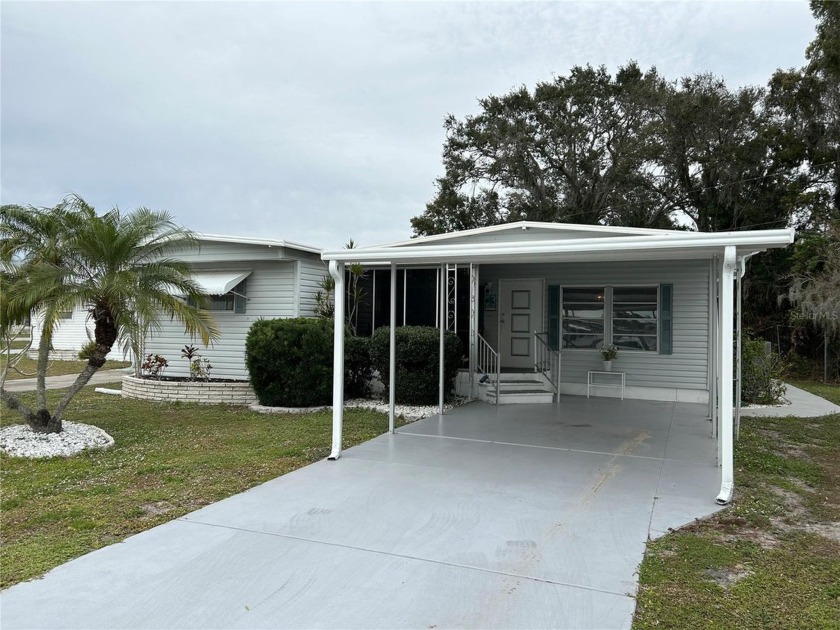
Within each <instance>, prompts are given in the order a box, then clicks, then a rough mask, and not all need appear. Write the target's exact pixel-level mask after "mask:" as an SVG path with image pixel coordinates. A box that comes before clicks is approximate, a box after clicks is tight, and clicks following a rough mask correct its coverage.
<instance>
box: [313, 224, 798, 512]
mask: <svg viewBox="0 0 840 630" xmlns="http://www.w3.org/2000/svg"><path fill="white" fill-rule="evenodd" d="M793 238H794V232H793V230H792V229H782V230H759V231H743V232H730V233H698V232H686V231H671V230H654V229H640V228H622V227H606V226H589V225H577V224H557V223H536V222H527V221H524V222H518V223H510V224H505V225H500V226H493V227H487V228H479V229H474V230H466V231H462V232H454V233H450V234H442V235H437V236H429V237H424V238H416V239H411V240H408V241H401V242H397V243H391V244H388V245H382V246H375V247H362V248H358V249H354V250H336V251H326V252H324V254H323V259H324V260H325V261H328V262H329V264H330V273H331V274H332V275H333V277H334V278H335V280H336V287H337V288H336V295H343V294H344V291H342V290H340V288H341V287H342V286H343V283H344V282H345V271H344V268H345V265H349V264H361V265H363V266H365V267H367V268H369V269H371V270H373V273H372V274H371V275H372V276H373V281H372V289H373V290H372V293H373V294H374V296H378V297H374V299H373V301H372V308H371V313H370V320H372V321H371V323H370V325H369V327H370V329H371V330H372V329H373V328H376V327H378V326H382V325H388V326H390V328H391V331H392V358H391V364H392V366H393V365H394V357H393V349H394V345H393V343H394V342H393V330H394V328H395V327H396V326H398V325H400V324H401V323H402V324H409V323H417V324H432V325H437V326H438V327H439V328H440V330H441V371H440V374H441V384H440V409H439V413H440V414H443V409H444V406H443V400H444V394H445V392H444V383H443V367H442V366H443V358H442V357H443V353H442V349H443V333H444V331H445V330H449V331H452V332H455V333H457V334H458V336H459V337H460V338H461V340H462V345H463V349H464V363H465V365H466V366H468V368H467V369H465V370H464V372H463V373H462V374H461V375H460V378H459V382H458V390H459V393H462V394H464V395H466V396H468V397H469V398H471V399H477V400H485V401H490V402H493V403H495V404H496V405H498V404H505V403H525V402H529V403H536V404H539V403H547V404H552V403H556V402H558V401H559V400H560V397H561V396H562V395H568V394H572V395H584V396H590V395H598V396H614V397H615V398H616V399H617V403H616V404H618V403H619V402H620V400H623V399H626V398H633V399H642V400H651V401H672V402H674V403H680V404H694V405H704V406H705V407H706V409H707V411H708V413H707V416H708V419H709V420H710V426H711V427H712V431H711V433H712V434H714V435H715V436H716V437H717V439H718V452H719V457H718V459H719V463H720V465H721V466H722V469H723V471H722V483H721V492H720V495H719V501H721V502H724V503H725V502H728V501H729V499H730V498H731V492H732V478H733V477H732V464H733V462H732V435H733V415H734V413H737V412H734V410H733V408H734V407H736V405H733V401H734V400H736V399H737V398H739V396H738V395H737V394H738V392H737V389H738V387H739V380H738V378H739V371H740V367H739V366H740V358H739V353H737V352H736V353H735V356H736V357H737V358H736V360H733V350H734V349H735V339H736V336H735V328H736V327H737V326H738V325H739V324H738V323H737V322H738V321H739V320H740V278H741V276H742V275H743V273H744V270H745V263H746V260H747V259H748V258H749V257H750V256H753V255H755V254H757V253H759V252H761V251H763V250H766V249H768V248H775V247H785V246H787V245H789V244H790V243H792V242H793ZM377 278H378V279H377ZM386 301H387V302H388V304H387V306H386V304H385V302H386ZM422 304H425V305H426V308H425V309H423V308H420V305H422ZM409 305H411V306H409ZM344 311H345V304H344V303H343V302H342V301H341V300H337V302H336V313H337V318H336V321H341V318H342V317H343V313H344ZM418 314H421V315H420V316H421V317H425V319H426V320H428V321H412V317H413V318H415V319H416V318H417V316H418ZM367 319H368V318H367V317H365V316H362V317H361V320H362V323H363V324H366V325H367ZM343 334H344V330H343V328H342V327H340V326H337V327H336V335H335V337H336V343H335V370H334V375H335V383H334V405H333V450H332V454H331V457H332V458H333V459H334V458H337V457H338V456H339V454H340V451H341V432H342V391H343V387H342V383H341V378H342V376H341V375H342V374H343V368H342V366H343V363H342V362H343V354H344V351H343ZM610 345H614V346H616V348H617V349H618V357H617V358H616V359H615V360H614V361H613V362H612V365H611V366H610V367H609V368H607V367H606V366H604V365H603V360H602V356H601V352H600V350H601V349H602V348H603V347H605V346H610ZM392 374H393V367H392ZM390 382H391V384H392V393H391V403H392V413H391V419H392V420H393V402H394V400H393V383H394V379H393V377H392V378H391V379H390ZM736 397H737V398H736ZM616 412H617V413H620V410H619V407H616ZM701 428H702V427H698V430H699V429H701ZM391 429H392V430H393V424H391Z"/></svg>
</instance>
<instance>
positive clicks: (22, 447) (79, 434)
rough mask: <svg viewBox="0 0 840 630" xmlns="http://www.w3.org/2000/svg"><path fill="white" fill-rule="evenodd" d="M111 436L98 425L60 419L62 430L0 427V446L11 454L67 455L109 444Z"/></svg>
mask: <svg viewBox="0 0 840 630" xmlns="http://www.w3.org/2000/svg"><path fill="white" fill-rule="evenodd" d="M113 445H114V438H112V437H111V436H110V435H108V434H107V433H105V431H103V430H102V429H100V428H99V427H94V426H91V425H89V424H82V423H81V422H66V421H65V422H63V423H62V429H61V433H35V432H34V431H33V430H32V429H30V428H29V426H28V425H25V424H13V425H10V426H7V427H3V428H2V429H0V450H1V451H3V452H4V453H6V454H7V455H11V456H12V457H27V458H29V459H42V458H46V457H70V456H71V455H76V454H77V453H81V452H82V451H84V450H87V449H89V448H111V447H112V446H113Z"/></svg>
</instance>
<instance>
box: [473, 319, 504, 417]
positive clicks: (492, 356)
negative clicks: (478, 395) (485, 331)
mask: <svg viewBox="0 0 840 630" xmlns="http://www.w3.org/2000/svg"><path fill="white" fill-rule="evenodd" d="M476 336H477V337H478V371H479V372H481V374H482V377H481V378H482V379H484V378H485V377H487V378H488V379H491V382H492V383H493V384H494V385H495V387H496V404H497V405H498V404H499V398H500V394H501V392H500V391H499V381H500V376H501V363H500V361H499V353H498V352H496V351H495V350H493V346H491V345H490V344H489V343H487V340H486V339H485V338H484V337H482V336H481V335H476Z"/></svg>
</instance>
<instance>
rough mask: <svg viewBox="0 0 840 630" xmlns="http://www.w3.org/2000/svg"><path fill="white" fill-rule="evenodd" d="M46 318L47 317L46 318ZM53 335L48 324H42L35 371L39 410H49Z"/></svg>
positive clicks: (36, 403)
mask: <svg viewBox="0 0 840 630" xmlns="http://www.w3.org/2000/svg"><path fill="white" fill-rule="evenodd" d="M44 317H46V315H45V316H44ZM51 337H52V335H48V334H47V333H46V322H42V323H41V340H40V342H39V343H38V366H37V368H36V370H35V391H36V399H35V406H36V407H37V408H38V409H46V408H47V381H46V379H47V368H48V367H49V362H50V346H51V345H52V338H51Z"/></svg>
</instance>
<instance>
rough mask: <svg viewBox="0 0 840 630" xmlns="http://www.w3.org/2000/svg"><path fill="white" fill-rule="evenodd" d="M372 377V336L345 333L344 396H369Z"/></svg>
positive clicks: (346, 397)
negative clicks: (354, 335)
mask: <svg viewBox="0 0 840 630" xmlns="http://www.w3.org/2000/svg"><path fill="white" fill-rule="evenodd" d="M330 372H332V370H331V371H330ZM372 378H373V364H372V363H371V359H370V337H353V336H350V335H347V334H345V335H344V398H345V399H348V398H367V397H368V396H369V395H370V381H371V379H372Z"/></svg>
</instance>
